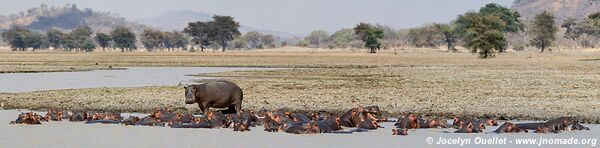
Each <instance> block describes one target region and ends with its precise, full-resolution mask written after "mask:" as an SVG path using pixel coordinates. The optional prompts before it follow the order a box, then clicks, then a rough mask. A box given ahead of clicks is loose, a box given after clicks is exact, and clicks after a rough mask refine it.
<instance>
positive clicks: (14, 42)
mask: <svg viewBox="0 0 600 148" xmlns="http://www.w3.org/2000/svg"><path fill="white" fill-rule="evenodd" d="M31 33H32V32H31V30H29V29H26V28H24V27H20V26H16V27H12V28H10V29H9V30H7V31H6V32H3V33H2V40H3V41H4V42H7V43H8V44H10V47H11V48H12V49H13V50H19V51H25V50H26V49H27V48H28V47H29V45H28V44H27V40H28V39H27V38H28V37H29V36H30V34H31Z"/></svg>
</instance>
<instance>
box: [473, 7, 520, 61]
mask: <svg viewBox="0 0 600 148" xmlns="http://www.w3.org/2000/svg"><path fill="white" fill-rule="evenodd" d="M479 14H481V15H491V16H497V17H498V18H500V19H501V20H502V22H504V24H505V25H504V28H502V30H501V31H502V33H504V34H505V36H506V35H507V34H508V33H517V32H521V31H523V30H524V28H525V25H524V24H523V23H521V21H520V20H519V18H520V17H521V14H519V12H516V11H513V10H511V9H509V8H506V7H502V6H501V5H499V4H496V3H489V4H487V5H485V6H484V7H482V8H481V9H479ZM498 51H499V52H504V51H506V47H505V48H503V49H499V50H498Z"/></svg>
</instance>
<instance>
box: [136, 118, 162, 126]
mask: <svg viewBox="0 0 600 148" xmlns="http://www.w3.org/2000/svg"><path fill="white" fill-rule="evenodd" d="M135 125H141V126H165V123H164V122H162V121H160V119H158V118H155V117H152V116H147V117H144V118H142V119H140V121H138V122H137V123H135Z"/></svg>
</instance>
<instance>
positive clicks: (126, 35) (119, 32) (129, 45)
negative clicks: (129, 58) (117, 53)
mask: <svg viewBox="0 0 600 148" xmlns="http://www.w3.org/2000/svg"><path fill="white" fill-rule="evenodd" d="M110 36H112V38H113V41H114V42H115V47H116V48H121V52H125V50H127V51H130V52H131V51H133V50H134V49H137V47H136V46H135V42H136V41H137V39H136V38H135V34H134V33H133V32H131V31H130V30H129V28H126V27H117V28H115V29H114V30H113V31H112V32H110Z"/></svg>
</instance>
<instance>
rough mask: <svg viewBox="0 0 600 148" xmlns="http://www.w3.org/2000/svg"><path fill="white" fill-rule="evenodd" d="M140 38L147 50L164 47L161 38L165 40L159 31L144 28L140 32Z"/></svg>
mask: <svg viewBox="0 0 600 148" xmlns="http://www.w3.org/2000/svg"><path fill="white" fill-rule="evenodd" d="M140 40H142V44H144V47H146V49H147V50H148V51H154V49H157V48H163V47H164V46H163V40H165V36H164V35H163V33H162V32H161V31H158V30H154V29H149V28H146V29H144V32H142V36H141V38H140Z"/></svg>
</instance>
